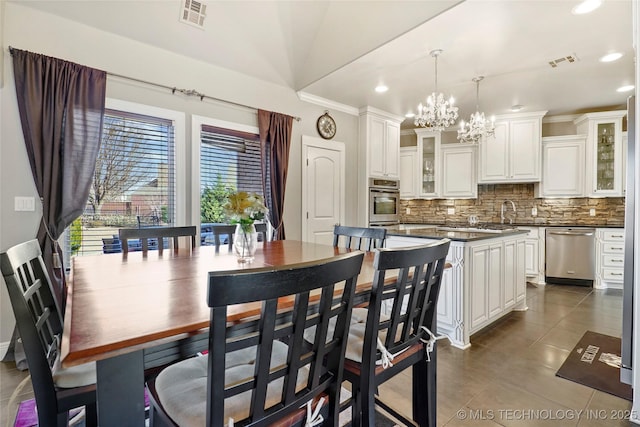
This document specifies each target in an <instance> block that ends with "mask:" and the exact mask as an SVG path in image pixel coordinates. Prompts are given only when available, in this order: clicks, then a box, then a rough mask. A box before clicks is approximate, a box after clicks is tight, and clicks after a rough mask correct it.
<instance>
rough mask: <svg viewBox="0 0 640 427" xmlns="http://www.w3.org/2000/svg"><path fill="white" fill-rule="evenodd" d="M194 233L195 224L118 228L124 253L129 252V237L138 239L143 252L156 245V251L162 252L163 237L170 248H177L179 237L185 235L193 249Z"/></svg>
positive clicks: (195, 230) (195, 231) (195, 229)
mask: <svg viewBox="0 0 640 427" xmlns="http://www.w3.org/2000/svg"><path fill="white" fill-rule="evenodd" d="M196 233H197V228H196V226H184V227H148V228H121V229H119V230H118V235H119V237H120V241H121V245H122V252H124V253H125V254H126V253H128V252H129V241H128V240H129V239H139V240H140V242H141V246H142V252H143V253H147V252H148V251H149V250H150V249H154V248H155V247H157V249H158V252H159V253H160V254H162V252H163V251H164V246H165V244H164V241H165V239H168V241H169V248H170V249H173V250H177V249H178V248H179V246H180V245H179V243H178V242H179V238H180V237H185V236H186V237H190V238H191V249H194V248H195V247H196Z"/></svg>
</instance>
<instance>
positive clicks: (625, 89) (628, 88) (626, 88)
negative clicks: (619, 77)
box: [616, 85, 636, 92]
mask: <svg viewBox="0 0 640 427" xmlns="http://www.w3.org/2000/svg"><path fill="white" fill-rule="evenodd" d="M635 88H636V87H635V86H634V85H626V86H620V87H619V88H618V89H616V92H629V91H631V90H634V89H635Z"/></svg>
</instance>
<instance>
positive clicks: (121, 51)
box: [0, 2, 358, 357]
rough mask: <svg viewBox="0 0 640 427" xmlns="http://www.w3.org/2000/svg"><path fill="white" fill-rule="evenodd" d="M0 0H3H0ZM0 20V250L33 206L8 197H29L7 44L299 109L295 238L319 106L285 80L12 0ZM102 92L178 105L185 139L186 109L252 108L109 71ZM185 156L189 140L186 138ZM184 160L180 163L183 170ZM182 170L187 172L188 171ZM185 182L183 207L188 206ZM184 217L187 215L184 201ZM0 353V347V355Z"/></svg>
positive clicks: (245, 114) (351, 126)
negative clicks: (0, 66) (307, 142)
mask: <svg viewBox="0 0 640 427" xmlns="http://www.w3.org/2000/svg"><path fill="white" fill-rule="evenodd" d="M2 3H5V2H2ZM0 19H4V21H3V22H2V21H0V23H1V24H2V25H1V27H2V30H1V31H3V46H2V48H3V55H4V73H3V74H4V86H2V88H1V89H0V219H1V222H0V251H3V250H6V249H7V248H8V247H10V246H12V245H14V244H16V243H19V242H22V241H25V240H28V239H31V238H33V237H34V236H35V234H36V232H37V226H38V221H39V219H40V215H41V211H40V210H39V209H38V210H37V212H33V213H32V212H27V213H25V212H20V213H17V212H14V211H13V199H14V197H15V196H34V197H37V194H36V190H35V186H34V184H33V179H32V176H31V171H30V167H29V162H28V159H27V155H26V151H25V148H24V139H23V136H22V130H21V128H20V120H19V117H18V111H17V101H16V96H15V87H14V84H13V72H12V67H13V63H12V61H11V58H10V55H9V53H8V46H12V47H15V48H18V49H23V50H28V51H32V52H36V53H41V54H44V55H48V56H53V57H57V58H61V59H66V60H69V61H73V62H77V63H79V64H83V65H87V66H91V67H94V68H98V69H102V70H105V71H107V72H111V73H116V74H121V75H125V76H129V77H135V78H138V79H142V80H146V81H151V82H155V83H159V84H163V85H167V86H170V87H178V88H184V89H195V90H197V91H198V92H201V93H204V94H206V95H209V96H212V97H216V98H220V99H224V100H228V101H233V102H237V103H241V104H245V105H250V106H252V107H256V108H262V109H265V110H271V111H276V112H281V113H285V114H289V115H292V116H299V117H301V118H302V121H300V122H296V121H294V123H293V135H292V143H291V152H290V160H289V176H288V180H287V193H286V198H285V211H284V220H285V225H286V232H287V238H289V239H300V237H301V228H302V226H301V221H302V212H301V197H300V195H301V167H302V163H301V155H302V154H301V140H302V135H311V136H316V135H317V132H316V127H315V125H316V119H317V118H318V117H319V116H320V115H322V114H323V112H324V110H325V108H324V107H321V106H317V105H313V104H310V103H306V102H302V101H300V100H299V99H298V98H297V96H296V93H295V92H294V91H293V90H292V89H290V88H286V87H282V86H277V85H274V84H268V83H265V82H262V81H260V80H257V79H255V78H252V77H249V76H246V75H243V74H239V73H236V72H233V71H230V70H227V69H223V68H219V67H214V66H211V65H208V64H205V63H203V62H200V61H197V60H193V59H190V58H186V57H183V56H179V55H176V54H173V53H170V52H167V51H163V50H161V49H158V48H155V47H152V46H148V45H145V44H142V43H138V42H134V41H131V40H129V39H126V38H123V37H121V36H119V35H115V34H110V33H106V32H103V31H100V30H97V29H94V28H91V27H88V26H85V25H82V24H79V23H76V22H72V21H68V20H65V19H62V18H60V17H58V16H55V15H51V14H47V13H43V12H40V11H37V10H34V9H31V8H29V7H26V6H22V5H20V4H16V3H6V8H5V10H4V13H3V15H2V16H0ZM107 97H109V98H114V99H121V100H126V101H131V102H136V103H141V104H147V105H153V106H157V107H162V108H166V109H172V110H177V111H182V112H185V113H186V115H187V123H186V132H187V136H186V140H187V141H190V140H191V135H190V133H191V130H190V129H191V115H199V116H206V117H212V118H217V119H220V120H226V121H231V122H238V123H242V124H248V125H253V126H257V115H256V114H255V112H254V111H252V110H249V109H245V108H239V107H235V106H232V105H229V104H226V103H217V102H215V101H207V100H205V101H200V100H199V98H195V97H186V96H183V95H172V94H171V93H170V91H165V90H163V89H159V88H156V87H151V86H147V85H143V84H138V83H133V82H131V81H128V80H123V79H120V78H117V77H109V79H108V83H107ZM331 114H332V116H333V117H334V118H335V119H336V122H337V125H338V131H337V134H336V140H339V141H344V142H345V143H346V146H347V147H346V162H347V176H346V184H347V190H346V223H347V224H354V223H355V220H356V209H357V207H356V185H357V184H356V167H357V144H358V117H357V116H352V115H349V114H345V113H340V112H339V111H331ZM186 156H187V159H191V146H190V144H188V145H187V152H186ZM190 169H191V167H190V160H187V170H188V171H190ZM189 173H190V172H189ZM190 183H191V181H190V180H189V181H188V182H187V187H188V189H187V193H188V195H187V206H188V207H189V206H190V205H191V197H190V188H189V185H190ZM187 218H191V211H190V209H189V208H188V212H187ZM0 310H1V312H0V351H1V350H2V347H1V346H2V343H6V342H7V341H8V340H9V339H10V336H11V331H12V330H13V316H12V312H11V308H10V305H9V302H8V296H7V293H6V289H5V287H4V285H2V290H0ZM1 356H2V354H0V357H1Z"/></svg>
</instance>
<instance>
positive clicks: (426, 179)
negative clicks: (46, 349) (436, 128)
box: [415, 129, 442, 199]
mask: <svg viewBox="0 0 640 427" xmlns="http://www.w3.org/2000/svg"><path fill="white" fill-rule="evenodd" d="M415 132H416V135H417V137H418V161H419V165H418V173H419V177H418V180H419V185H418V193H417V196H418V197H420V198H424V199H433V198H437V197H439V196H440V186H441V179H442V164H441V162H440V132H433V131H429V130H426V129H415Z"/></svg>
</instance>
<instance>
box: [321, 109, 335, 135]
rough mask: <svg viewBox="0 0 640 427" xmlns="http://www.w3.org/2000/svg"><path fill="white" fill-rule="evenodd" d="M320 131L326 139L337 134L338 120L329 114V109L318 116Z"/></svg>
mask: <svg viewBox="0 0 640 427" xmlns="http://www.w3.org/2000/svg"><path fill="white" fill-rule="evenodd" d="M316 127H317V128H318V133H319V134H320V136H321V137H323V138H324V139H331V138H333V137H334V136H336V130H337V129H336V121H335V120H333V117H331V116H330V115H329V111H325V112H324V114H323V115H321V116H320V117H318V121H317V122H316Z"/></svg>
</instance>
